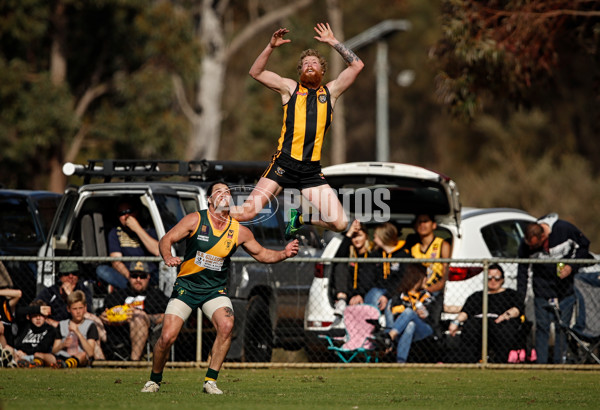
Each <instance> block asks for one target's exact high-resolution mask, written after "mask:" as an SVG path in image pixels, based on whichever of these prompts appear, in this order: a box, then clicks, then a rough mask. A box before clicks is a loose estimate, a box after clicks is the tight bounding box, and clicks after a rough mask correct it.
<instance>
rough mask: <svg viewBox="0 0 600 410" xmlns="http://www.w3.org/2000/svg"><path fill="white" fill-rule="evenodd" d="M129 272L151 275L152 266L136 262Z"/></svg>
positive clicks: (132, 264)
mask: <svg viewBox="0 0 600 410" xmlns="http://www.w3.org/2000/svg"><path fill="white" fill-rule="evenodd" d="M129 272H145V273H150V266H149V265H148V264H147V263H146V262H142V261H136V262H131V263H130V264H129Z"/></svg>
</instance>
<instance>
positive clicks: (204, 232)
mask: <svg viewBox="0 0 600 410" xmlns="http://www.w3.org/2000/svg"><path fill="white" fill-rule="evenodd" d="M200 233H201V234H202V235H206V234H207V233H208V226H206V225H202V227H201V228H200Z"/></svg>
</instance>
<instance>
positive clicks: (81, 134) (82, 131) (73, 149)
mask: <svg viewBox="0 0 600 410" xmlns="http://www.w3.org/2000/svg"><path fill="white" fill-rule="evenodd" d="M90 128H91V125H90V124H89V123H87V122H86V123H84V124H83V125H82V126H81V128H79V131H77V134H75V137H73V142H72V143H71V146H70V147H69V150H68V151H67V153H66V154H65V162H73V161H75V158H76V157H77V154H78V153H79V150H80V149H81V144H83V139H84V138H85V136H86V135H87V133H88V131H89V130H90Z"/></svg>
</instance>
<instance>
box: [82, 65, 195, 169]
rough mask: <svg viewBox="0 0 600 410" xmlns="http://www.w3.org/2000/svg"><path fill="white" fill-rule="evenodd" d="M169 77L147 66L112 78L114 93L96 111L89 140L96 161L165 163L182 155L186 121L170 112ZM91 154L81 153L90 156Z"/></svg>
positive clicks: (158, 69) (170, 93) (167, 74)
mask: <svg viewBox="0 0 600 410" xmlns="http://www.w3.org/2000/svg"><path fill="white" fill-rule="evenodd" d="M169 80H170V74H169V73H168V72H166V71H164V70H161V69H160V68H158V67H153V66H147V67H144V68H143V69H141V70H139V71H137V72H135V73H133V74H132V75H130V76H121V77H120V76H117V77H116V78H115V83H114V89H115V92H114V94H113V95H112V96H111V98H110V99H106V100H105V101H103V103H102V104H101V105H100V107H99V108H98V110H97V112H96V115H95V121H94V125H93V126H92V129H91V130H90V138H91V139H92V140H95V141H102V144H101V145H100V146H98V147H96V148H95V151H96V152H95V154H97V155H100V158H109V157H111V158H112V157H114V158H121V159H130V158H148V159H150V158H155V159H165V158H172V157H177V156H178V154H179V155H182V154H183V152H182V148H183V146H184V145H185V139H184V137H185V135H186V131H187V123H186V121H185V120H184V119H183V118H182V117H181V116H179V115H177V112H176V111H174V110H173V105H174V102H173V90H172V88H171V87H170V84H171V83H170V81H169ZM93 153H94V152H93V150H90V151H87V152H84V154H87V155H92V154H93Z"/></svg>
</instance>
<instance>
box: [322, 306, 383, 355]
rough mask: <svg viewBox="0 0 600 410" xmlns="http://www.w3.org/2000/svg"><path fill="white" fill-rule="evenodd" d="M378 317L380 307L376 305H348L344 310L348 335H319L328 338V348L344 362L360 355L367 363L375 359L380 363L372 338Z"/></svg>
mask: <svg viewBox="0 0 600 410" xmlns="http://www.w3.org/2000/svg"><path fill="white" fill-rule="evenodd" d="M378 319H379V309H377V308H376V307H375V306H372V305H364V304H362V305H351V306H347V307H346V309H345V310H344V325H345V326H346V336H345V337H331V336H327V335H319V337H320V338H322V339H326V340H327V342H328V346H327V349H328V350H331V351H334V352H335V353H336V354H337V355H338V357H339V358H340V359H341V361H342V362H344V363H350V362H351V361H352V360H354V359H355V358H356V357H358V356H359V355H360V356H364V358H365V361H366V362H367V363H370V362H371V360H373V359H374V361H375V363H378V362H379V356H378V351H377V349H376V345H375V343H374V342H373V340H372V339H371V336H373V332H374V331H375V328H376V325H375V323H377V320H378ZM340 344H341V345H340Z"/></svg>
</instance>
